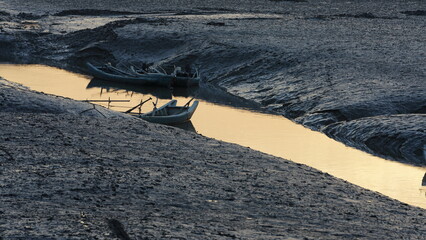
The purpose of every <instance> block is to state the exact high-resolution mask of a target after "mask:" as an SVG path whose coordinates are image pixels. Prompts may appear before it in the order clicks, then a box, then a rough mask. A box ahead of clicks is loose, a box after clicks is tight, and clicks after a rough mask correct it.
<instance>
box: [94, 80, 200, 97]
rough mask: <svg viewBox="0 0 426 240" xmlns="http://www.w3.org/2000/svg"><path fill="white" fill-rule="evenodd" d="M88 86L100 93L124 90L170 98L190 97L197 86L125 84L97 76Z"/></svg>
mask: <svg viewBox="0 0 426 240" xmlns="http://www.w3.org/2000/svg"><path fill="white" fill-rule="evenodd" d="M90 88H99V89H101V93H102V92H103V91H106V92H115V91H126V92H129V93H131V92H133V93H140V94H149V95H152V96H154V97H157V98H159V99H172V98H173V97H191V96H194V95H195V92H196V91H197V89H198V87H192V88H173V89H167V88H159V87H153V86H138V85H134V84H125V83H116V82H111V81H106V80H102V79H98V78H92V80H90V82H89V84H88V85H87V86H86V89H90Z"/></svg>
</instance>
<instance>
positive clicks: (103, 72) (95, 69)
mask: <svg viewBox="0 0 426 240" xmlns="http://www.w3.org/2000/svg"><path fill="white" fill-rule="evenodd" d="M86 66H87V70H88V72H89V73H90V74H91V75H93V76H94V77H96V78H99V79H104V80H107V81H112V82H119V83H128V84H136V85H144V86H161V87H191V86H196V85H198V84H199V82H200V78H199V74H198V72H196V73H194V74H190V73H186V72H183V71H181V70H180V68H175V71H174V72H173V73H172V74H166V73H161V72H159V71H156V72H142V71H137V70H135V69H134V68H131V69H130V71H123V70H121V69H118V68H116V67H114V66H112V65H110V64H105V65H103V66H95V65H93V64H91V63H89V62H86Z"/></svg>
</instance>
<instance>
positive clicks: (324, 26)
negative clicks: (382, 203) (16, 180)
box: [0, 1, 426, 165]
mask: <svg viewBox="0 0 426 240" xmlns="http://www.w3.org/2000/svg"><path fill="white" fill-rule="evenodd" d="M15 2H19V1H15ZM221 3H222V2H220V1H217V2H211V3H209V5H208V6H204V5H203V4H201V3H193V5H190V6H191V7H190V8H187V9H183V8H181V7H182V6H180V5H179V6H180V7H178V8H176V9H174V10H173V9H171V8H167V7H164V6H163V7H160V6H159V5H160V4H161V3H157V4H152V6H149V7H148V6H143V7H142V6H140V5H137V4H136V5H135V7H134V8H133V9H132V11H129V10H128V9H127V10H126V9H125V8H114V9H113V8H112V7H111V6H113V5H108V4H106V5H105V7H103V8H85V7H88V6H86V4H84V3H79V6H80V7H81V8H70V7H69V4H70V2H67V1H66V2H64V3H51V2H49V1H42V3H41V4H50V5H49V6H50V8H49V9H50V12H49V13H47V12H46V11H44V12H43V11H41V8H35V9H33V12H31V13H28V12H19V10H22V9H19V8H18V7H16V5H13V4H10V5H9V7H10V6H11V5H13V6H14V8H11V9H13V10H10V12H2V14H1V15H0V17H1V18H2V19H3V22H1V24H0V27H1V31H2V33H3V34H1V35H0V43H1V44H0V48H1V50H2V54H1V56H0V59H1V60H2V61H10V62H20V63H25V62H36V63H45V64H48V65H54V66H59V67H62V68H66V69H69V70H73V71H79V72H84V70H85V69H84V67H82V63H84V61H87V60H91V61H98V62H112V63H118V64H120V63H124V62H131V63H133V64H141V63H157V64H161V65H162V66H165V67H167V66H173V65H186V64H192V65H194V66H198V67H199V68H200V71H201V74H202V76H203V81H204V82H206V83H209V84H213V85H214V86H216V87H219V88H220V89H222V90H223V91H226V92H228V93H230V94H232V95H235V96H238V97H240V98H243V99H246V100H248V101H250V102H252V103H256V104H259V105H261V106H263V108H264V109H266V110H268V111H272V112H274V113H276V114H282V115H284V116H285V117H287V118H290V119H292V120H294V121H296V122H298V123H301V124H303V125H305V126H307V127H309V128H312V129H314V130H318V131H324V132H325V133H327V134H328V135H329V136H331V137H333V138H336V139H338V140H340V141H342V142H344V143H346V144H349V145H352V146H355V147H357V148H360V149H363V150H366V151H369V152H371V153H373V154H376V155H380V156H382V157H385V158H388V159H393V160H398V161H403V162H408V163H413V164H421V165H424V164H425V163H426V162H425V161H426V160H425V157H424V156H423V155H422V154H419V153H421V152H423V148H424V146H425V145H426V135H425V133H424V131H411V130H410V129H417V128H420V129H423V130H424V122H425V121H424V120H425V117H424V116H425V115H424V113H425V110H424V109H425V107H426V105H425V103H426V81H425V77H426V69H425V66H424V64H423V63H424V62H425V60H426V57H425V55H424V52H425V51H426V49H425V45H424V44H422V39H425V38H426V36H425V33H424V31H422V29H423V28H424V25H425V23H426V19H425V18H424V14H423V12H424V9H425V8H426V7H425V6H424V4H422V3H421V2H418V1H417V2H413V3H411V4H406V3H405V2H404V1H377V2H375V3H371V2H370V1H361V2H350V1H349V2H346V3H342V2H337V1H326V2H323V3H313V2H310V1H306V2H291V1H290V2H288V1H268V4H266V5H264V6H262V7H259V8H256V9H257V10H256V11H254V10H253V9H254V7H255V6H254V5H253V4H255V3H247V4H242V5H241V6H234V5H232V4H231V5H229V4H228V5H226V4H225V5H222V6H228V7H227V8H225V9H223V8H220V7H218V6H220V4H221ZM205 4H207V3H205ZM330 7H331V8H330ZM271 9H274V10H273V11H272V10H271ZM14 11H15V12H14ZM76 19H78V21H77V20H76ZM411 115H413V117H410V116H411ZM389 116H400V117H401V118H404V117H405V116H408V119H410V121H408V122H403V124H399V122H398V121H395V122H394V121H391V122H392V123H393V124H387V125H386V128H383V129H382V130H381V132H380V134H379V135H378V136H375V135H374V134H376V132H374V131H373V132H372V131H370V130H369V129H371V127H372V126H371V124H373V125H374V124H376V121H379V122H380V121H382V122H385V123H388V122H389V121H388V119H389ZM371 118H374V119H375V120H374V123H371V122H370V121H369V119H371ZM392 119H394V117H392ZM396 135H401V136H404V137H398V136H396ZM410 137H412V138H413V139H416V140H417V142H415V143H414V142H413V144H409V146H406V145H407V144H406V142H407V141H406V140H405V139H409V138H410ZM361 139H362V140H361ZM357 141H359V142H357ZM403 146H404V147H403Z"/></svg>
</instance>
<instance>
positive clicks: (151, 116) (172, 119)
mask: <svg viewBox="0 0 426 240" xmlns="http://www.w3.org/2000/svg"><path fill="white" fill-rule="evenodd" d="M176 103H177V101H176V100H171V101H170V102H168V103H167V104H165V105H164V106H162V107H160V108H158V109H156V110H154V111H151V112H148V113H145V114H142V115H139V117H140V118H142V119H144V120H146V121H148V122H152V123H160V124H167V125H174V124H179V123H184V122H187V121H189V120H190V119H191V117H192V115H193V114H194V112H195V110H196V109H197V107H198V101H194V103H193V104H192V105H191V106H190V107H176ZM170 110H173V111H175V112H179V111H181V112H179V113H177V114H172V115H165V114H164V115H163V114H162V112H167V111H170Z"/></svg>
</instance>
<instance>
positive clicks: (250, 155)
mask: <svg viewBox="0 0 426 240" xmlns="http://www.w3.org/2000/svg"><path fill="white" fill-rule="evenodd" d="M34 99H39V100H34ZM0 100H1V101H0V103H2V104H3V105H4V106H7V107H1V108H0V117H1V119H2V121H0V131H1V133H2V134H1V135H0V142H1V145H0V166H1V168H0V171H1V174H0V198H1V201H2V205H1V207H0V216H1V217H0V237H1V238H3V239H53V238H65V239H93V238H95V239H383V236H386V237H387V238H390V239H422V238H423V237H424V236H425V234H426V227H425V225H424V215H425V214H426V212H425V210H424V209H420V208H416V207H412V206H409V205H407V204H404V203H401V202H399V201H396V200H392V199H390V198H387V197H385V196H383V195H381V194H378V193H376V192H372V191H368V190H365V189H363V188H360V187H358V186H355V185H352V184H350V183H348V182H345V181H343V180H341V179H337V178H335V177H332V176H330V175H329V174H326V173H323V172H320V171H318V170H315V169H313V168H310V167H307V166H305V165H302V164H297V163H294V162H291V161H287V160H284V159H281V158H277V157H273V156H271V155H267V154H264V153H261V152H257V151H254V150H251V149H249V148H245V147H241V146H238V145H235V144H230V143H225V142H220V141H217V140H214V139H209V138H206V137H203V136H201V135H199V134H195V133H192V132H189V131H184V130H181V129H178V128H173V127H168V126H163V125H158V124H151V123H148V122H145V121H142V120H139V119H136V118H129V117H128V116H126V115H123V114H120V113H117V112H112V111H109V110H107V109H104V108H102V107H99V108H98V111H99V112H96V111H86V110H87V109H89V108H91V106H90V104H87V103H82V102H77V101H73V100H70V99H65V98H62V97H55V96H51V95H46V94H43V93H37V92H33V91H29V90H28V89H25V88H22V87H21V86H19V85H16V84H13V83H10V82H8V81H4V80H2V82H0ZM23 106H34V107H33V108H31V107H23ZM36 106H37V107H36ZM61 106H62V107H61ZM60 110H62V111H60ZM82 112H84V113H82ZM100 113H102V114H100ZM419 180H421V179H419ZM419 184H420V181H419Z"/></svg>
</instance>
